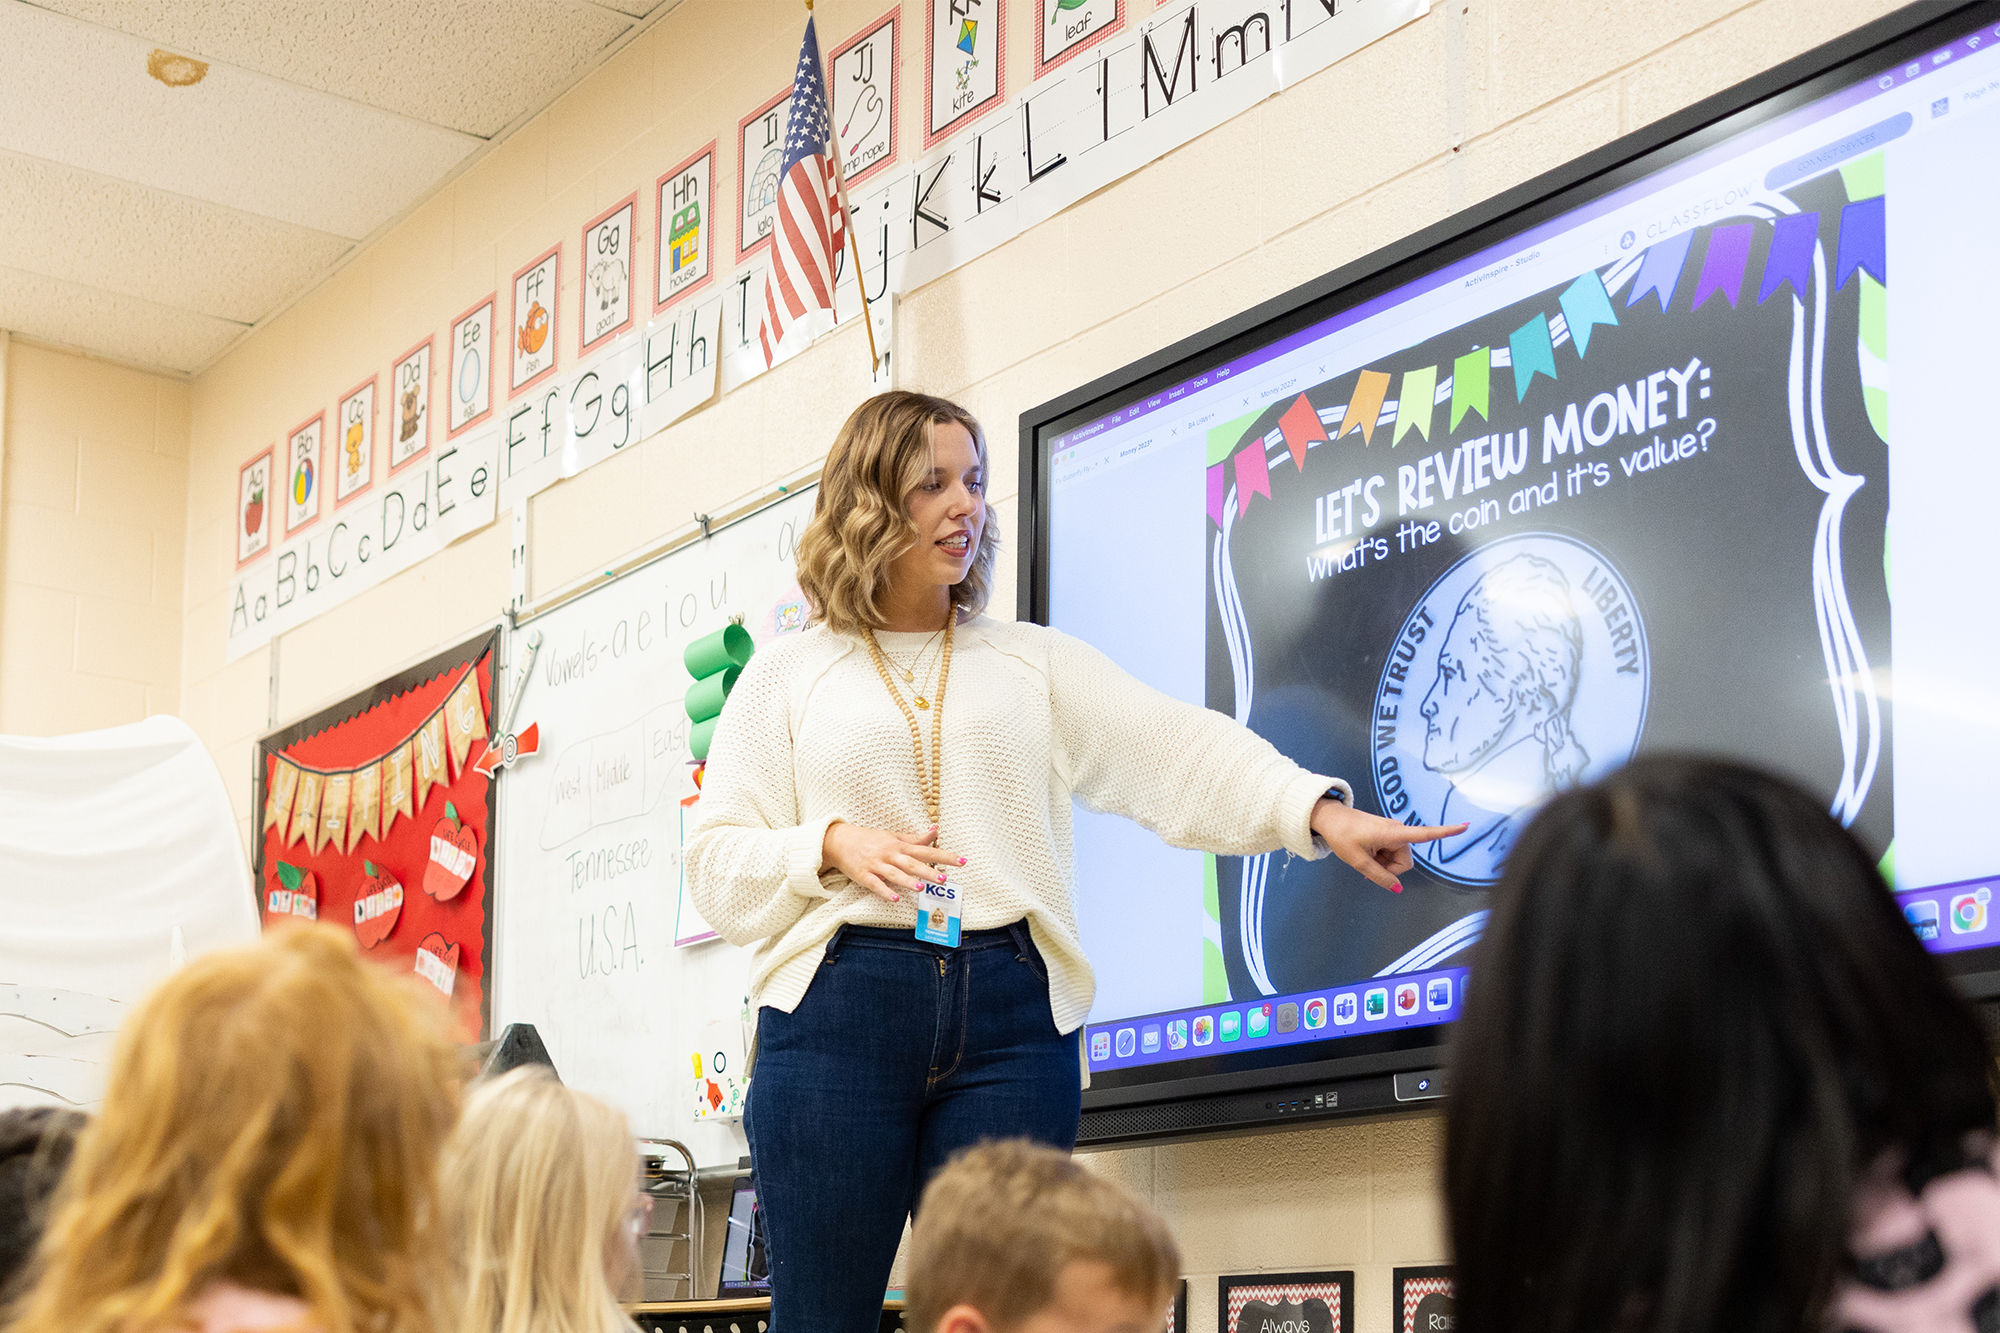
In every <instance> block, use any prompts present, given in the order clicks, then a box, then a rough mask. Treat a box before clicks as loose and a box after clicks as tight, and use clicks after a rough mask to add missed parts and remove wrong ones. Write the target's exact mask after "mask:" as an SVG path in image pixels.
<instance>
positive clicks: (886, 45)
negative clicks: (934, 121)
mask: <svg viewBox="0 0 2000 1333" xmlns="http://www.w3.org/2000/svg"><path fill="white" fill-rule="evenodd" d="M900 12H901V11H900V10H899V9H892V10H890V11H889V12H888V13H887V14H885V15H883V16H882V17H881V18H879V19H877V20H876V21H875V22H874V23H873V24H871V25H870V26H868V27H867V28H864V29H863V30H862V31H860V32H858V33H856V34H855V35H854V36H853V37H851V38H849V39H848V40H847V42H846V43H845V44H844V45H842V46H839V47H837V48H835V50H834V52H833V55H832V56H830V57H829V58H828V60H827V65H828V68H829V72H830V73H829V88H830V92H831V96H832V98H833V128H834V131H835V133H836V134H838V135H839V137H840V160H841V164H842V166H843V168H844V169H845V170H846V172H847V184H848V187H849V188H850V189H851V188H853V187H854V186H856V185H859V184H860V183H861V182H862V181H864V180H867V179H868V178H869V177H870V176H873V175H875V174H876V173H877V172H879V171H881V170H882V169H883V168H884V167H886V166H888V165H889V164H890V163H891V162H893V161H895V160H896V120H897V113H896V83H897V80H896V69H897V64H898V57H899V55H900V54H901V53H900V52H899V51H898V49H897V46H896V16H897V14H898V13H900Z"/></svg>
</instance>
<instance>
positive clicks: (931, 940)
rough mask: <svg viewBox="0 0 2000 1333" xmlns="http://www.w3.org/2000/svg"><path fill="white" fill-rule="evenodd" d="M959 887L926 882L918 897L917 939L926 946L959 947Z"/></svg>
mask: <svg viewBox="0 0 2000 1333" xmlns="http://www.w3.org/2000/svg"><path fill="white" fill-rule="evenodd" d="M958 917H959V900H958V885H956V884H932V883H929V882H928V881H926V883H925V884H924V891H923V892H922V893H921V894H919V895H918V897H917V938H918V939H920V940H922V941H923V942H924V943H926V944H942V945H943V946H944V947H945V948H947V949H956V948H957V947H958Z"/></svg>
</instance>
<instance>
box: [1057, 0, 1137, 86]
mask: <svg viewBox="0 0 2000 1333" xmlns="http://www.w3.org/2000/svg"><path fill="white" fill-rule="evenodd" d="M1035 3H1036V4H1038V5H1039V6H1040V7H1041V10H1042V13H1041V16H1040V21H1039V22H1037V23H1036V24H1035V77H1036V78H1038V79H1039V78H1041V77H1042V75H1044V74H1046V73H1048V72H1049V71H1050V70H1052V69H1054V68H1055V67H1056V66H1057V65H1060V64H1062V63H1063V62H1064V61H1066V60H1071V59H1074V58H1075V57H1076V56H1077V55H1078V54H1080V53H1081V52H1083V51H1085V50H1087V49H1088V48H1090V47H1092V46H1095V45H1096V44H1097V43H1098V42H1100V41H1102V40H1104V39H1105V38H1106V37H1109V36H1110V35H1111V34H1112V33H1114V32H1117V31H1118V30H1119V29H1120V28H1122V27H1124V26H1125V5H1126V0H1035Z"/></svg>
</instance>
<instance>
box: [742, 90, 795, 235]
mask: <svg viewBox="0 0 2000 1333" xmlns="http://www.w3.org/2000/svg"><path fill="white" fill-rule="evenodd" d="M791 112H792V90H791V86H790V85H789V84H788V85H786V87H785V90H784V91H783V92H781V93H779V94H778V95H777V96H776V97H773V98H772V99H771V100H770V101H768V102H766V103H764V105H762V106H760V107H758V108H757V109H756V110H755V111H752V112H751V113H750V114H749V115H747V116H745V117H744V118H743V119H742V120H740V121H738V122H737V125H736V184H737V189H738V191H739V193H740V200H739V202H740V203H741V207H740V208H738V210H737V213H736V258H737V260H738V261H741V260H742V259H743V258H744V257H745V256H747V255H748V254H749V253H750V252H751V251H752V250H755V249H756V248H757V247H758V246H760V245H762V244H763V243H764V242H765V241H766V240H767V239H769V237H770V235H771V228H772V227H774V226H776V225H777V221H778V169H779V168H780V167H782V166H784V165H785V125H786V123H787V122H788V121H789V120H790V118H791Z"/></svg>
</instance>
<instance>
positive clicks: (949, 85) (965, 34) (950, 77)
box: [924, 0, 1007, 148]
mask: <svg viewBox="0 0 2000 1333" xmlns="http://www.w3.org/2000/svg"><path fill="white" fill-rule="evenodd" d="M925 3H926V5H927V6H928V9H929V27H930V31H929V32H928V33H927V34H926V36H925V42H924V147H925V148H929V147H931V146H932V145H933V144H935V143H937V141H938V140H940V139H942V138H944V137H945V136H946V135H947V134H950V133H951V132H952V131H953V130H955V129H957V128H958V127H959V126H960V125H962V124H965V123H966V122H968V121H969V120H971V118H972V117H974V116H976V115H978V114H980V113H981V112H982V111H985V110H986V109H987V108H988V107H991V106H994V105H997V104H998V103H999V101H1000V99H1001V97H1002V96H1003V95H1004V94H1003V90H1004V88H1005V86H1006V80H1005V79H1004V78H1003V77H1002V70H1001V62H1002V61H1003V60H1004V59H1005V53H1004V46H1003V42H1004V38H1005V36H1006V34H1005V32H1004V31H1003V29H1005V27H1006V26H1007V3H1006V0H925Z"/></svg>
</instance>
